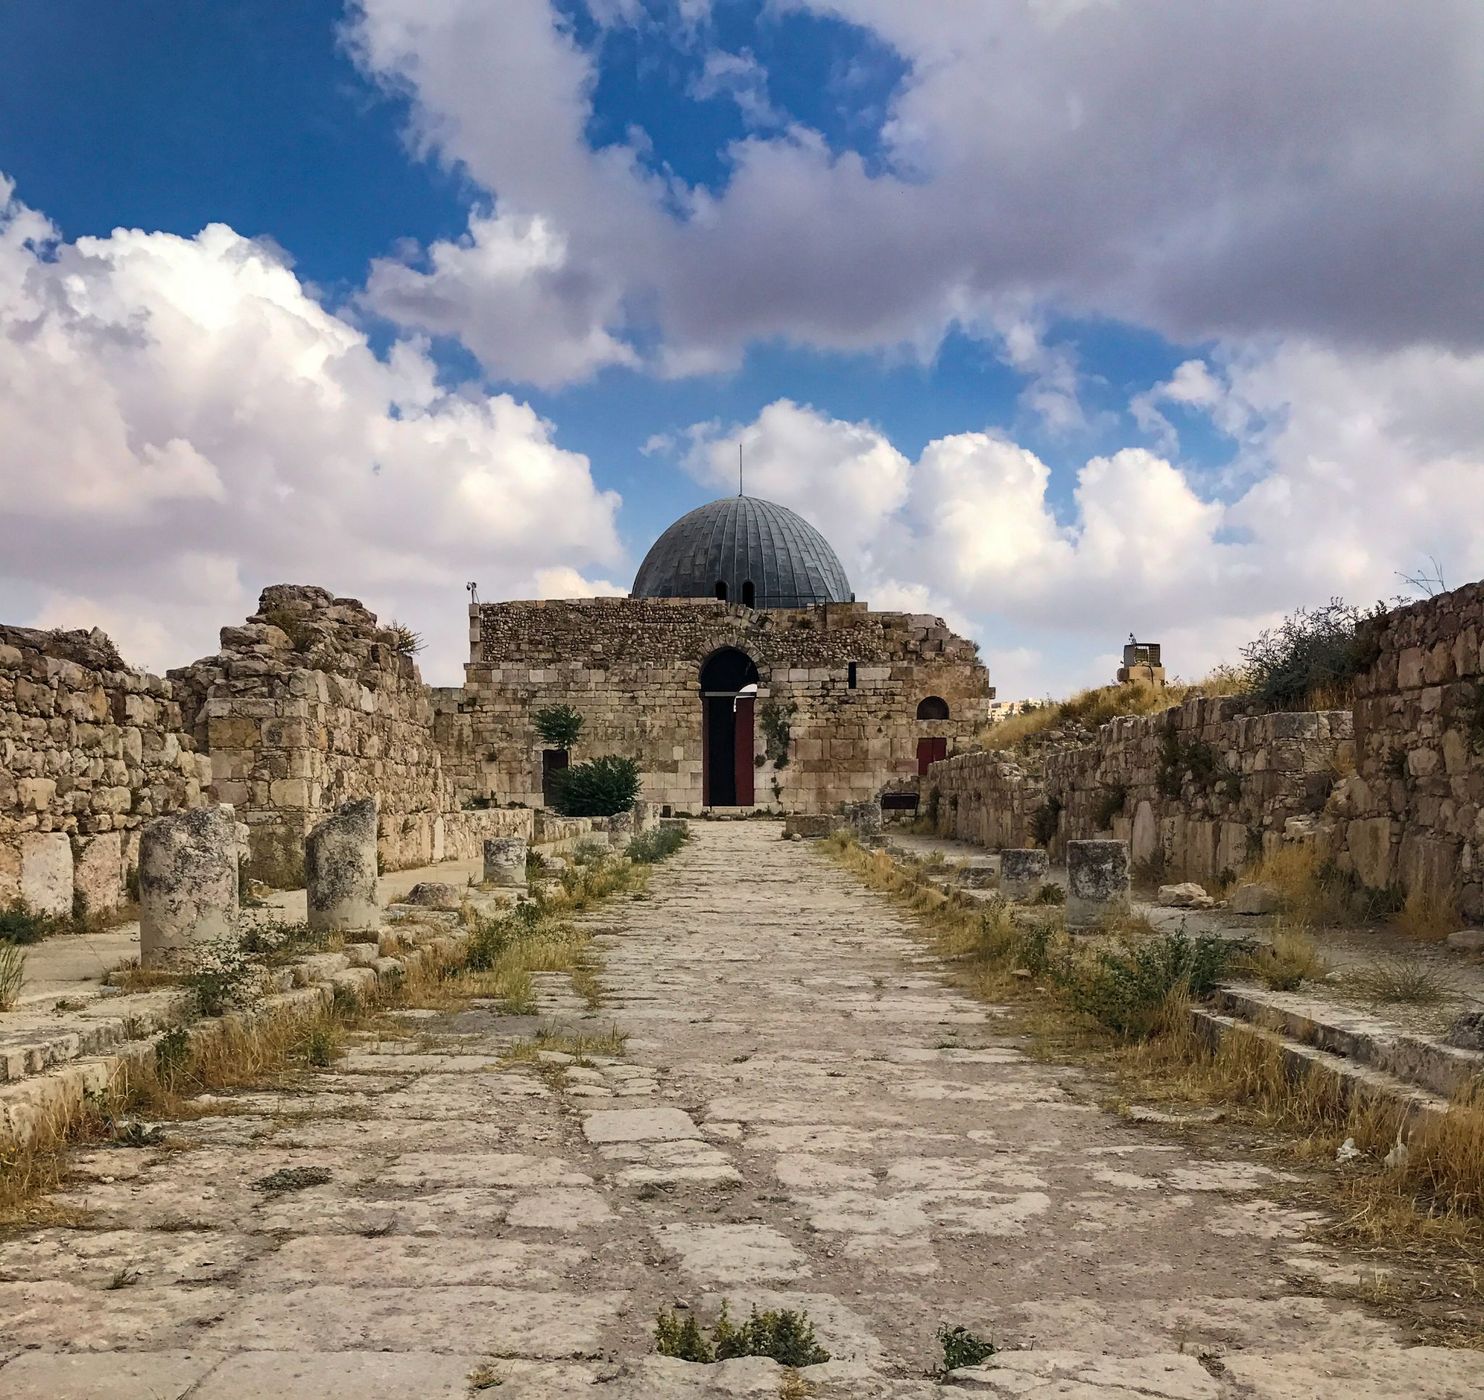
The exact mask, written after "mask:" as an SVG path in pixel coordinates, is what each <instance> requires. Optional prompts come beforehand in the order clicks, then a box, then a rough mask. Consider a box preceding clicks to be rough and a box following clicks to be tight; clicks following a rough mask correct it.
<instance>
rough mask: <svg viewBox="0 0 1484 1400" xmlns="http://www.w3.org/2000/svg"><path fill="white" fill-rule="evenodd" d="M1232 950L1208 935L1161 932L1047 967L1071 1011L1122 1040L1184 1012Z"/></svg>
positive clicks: (1204, 993) (1212, 982)
mask: <svg viewBox="0 0 1484 1400" xmlns="http://www.w3.org/2000/svg"><path fill="white" fill-rule="evenodd" d="M1235 951H1236V950H1235V949H1233V947H1232V945H1231V944H1230V943H1228V942H1227V941H1226V940H1225V939H1222V938H1217V937H1214V936H1213V935H1210V934H1200V935H1198V936H1197V937H1195V938H1190V937H1188V936H1187V935H1186V934H1184V933H1165V934H1157V935H1155V936H1154V937H1152V938H1148V939H1145V940H1143V941H1136V940H1135V939H1134V938H1133V937H1132V936H1129V935H1125V936H1124V938H1123V940H1122V941H1121V943H1120V944H1119V945H1117V946H1115V947H1113V948H1099V949H1096V950H1094V951H1093V952H1092V953H1091V955H1090V956H1087V955H1083V956H1080V957H1077V956H1068V957H1064V958H1062V959H1060V960H1059V961H1058V962H1056V963H1054V964H1053V965H1052V967H1051V969H1050V971H1051V973H1052V976H1053V978H1054V981H1055V984H1056V987H1057V990H1058V992H1059V994H1060V996H1061V997H1062V999H1063V1000H1064V1001H1065V1002H1066V1004H1067V1006H1068V1007H1070V1008H1071V1010H1073V1011H1076V1012H1079V1013H1081V1014H1082V1015H1084V1016H1090V1017H1091V1018H1092V1019H1093V1020H1095V1021H1097V1022H1098V1023H1099V1024H1100V1025H1103V1026H1106V1027H1107V1028H1108V1029H1109V1030H1111V1031H1113V1032H1114V1033H1115V1034H1117V1035H1120V1036H1123V1037H1125V1038H1126V1039H1130V1040H1144V1039H1147V1038H1148V1037H1150V1036H1152V1035H1155V1034H1157V1033H1158V1032H1160V1031H1161V1030H1163V1029H1165V1028H1166V1027H1167V1026H1168V1025H1169V1024H1170V1023H1171V1020H1172V1018H1174V1019H1178V1018H1179V1016H1180V1015H1181V1014H1184V1008H1185V1007H1186V1006H1187V1005H1188V1003H1189V1001H1190V1000H1191V998H1202V997H1208V996H1210V995H1211V993H1212V992H1213V991H1214V990H1215V988H1216V984H1217V982H1218V981H1219V980H1220V979H1221V977H1222V976H1223V975H1224V974H1225V972H1226V970H1227V968H1228V967H1229V966H1230V965H1231V962H1232V960H1233V957H1234V956H1235Z"/></svg>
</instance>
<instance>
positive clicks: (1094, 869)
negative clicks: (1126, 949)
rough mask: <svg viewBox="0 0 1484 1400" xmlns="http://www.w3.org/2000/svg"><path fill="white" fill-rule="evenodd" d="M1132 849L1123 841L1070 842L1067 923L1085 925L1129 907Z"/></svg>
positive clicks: (1078, 925)
mask: <svg viewBox="0 0 1484 1400" xmlns="http://www.w3.org/2000/svg"><path fill="white" fill-rule="evenodd" d="M1129 885H1130V880H1129V850H1128V845H1127V843H1125V842H1123V841H1068V842H1067V925H1068V927H1070V928H1085V927H1087V926H1088V925H1089V924H1094V923H1097V922H1098V921H1099V920H1100V919H1103V918H1105V917H1107V916H1108V915H1110V914H1120V913H1122V912H1124V911H1125V910H1127V909H1128V907H1129Z"/></svg>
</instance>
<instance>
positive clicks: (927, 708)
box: [917, 695, 948, 719]
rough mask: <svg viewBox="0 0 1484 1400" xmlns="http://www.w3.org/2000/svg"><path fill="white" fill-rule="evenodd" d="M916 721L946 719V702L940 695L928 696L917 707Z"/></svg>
mask: <svg viewBox="0 0 1484 1400" xmlns="http://www.w3.org/2000/svg"><path fill="white" fill-rule="evenodd" d="M917 718H918V719H947V718H948V702H947V701H946V700H945V699H944V698H943V697H942V696H941V695H929V696H928V697H927V699H926V700H924V701H923V702H922V704H920V705H919V706H918V707H917Z"/></svg>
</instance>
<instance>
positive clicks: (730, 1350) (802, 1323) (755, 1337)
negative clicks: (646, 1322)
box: [654, 1300, 830, 1367]
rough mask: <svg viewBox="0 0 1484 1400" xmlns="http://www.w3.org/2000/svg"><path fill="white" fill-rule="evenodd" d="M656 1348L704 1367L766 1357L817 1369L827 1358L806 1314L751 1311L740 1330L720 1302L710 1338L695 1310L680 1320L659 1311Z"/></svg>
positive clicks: (669, 1313) (783, 1311)
mask: <svg viewBox="0 0 1484 1400" xmlns="http://www.w3.org/2000/svg"><path fill="white" fill-rule="evenodd" d="M654 1344H655V1349H656V1350H657V1351H658V1352H659V1354H660V1355H661V1356H672V1357H674V1358H676V1359H677V1360H679V1361H695V1362H699V1363H701V1364H703V1365H710V1364H712V1363H714V1362H717V1361H731V1360H734V1359H736V1358H737V1357H739V1356H766V1357H768V1358H769V1359H770V1360H773V1361H776V1362H777V1363H778V1364H779V1365H780V1366H789V1367H800V1366H819V1365H822V1364H823V1363H824V1362H826V1361H828V1360H829V1359H830V1354H829V1352H827V1351H826V1350H825V1349H824V1348H823V1347H822V1346H820V1345H819V1342H818V1340H817V1339H816V1338H815V1335H814V1324H813V1323H812V1322H811V1321H810V1320H809V1314H808V1313H807V1312H802V1311H800V1312H795V1311H793V1310H792V1309H784V1310H782V1311H777V1310H774V1309H771V1308H770V1309H768V1310H767V1311H764V1312H760V1311H759V1310H758V1309H757V1308H754V1309H753V1310H752V1314H751V1316H750V1317H748V1319H747V1321H746V1322H744V1323H743V1324H742V1325H741V1326H740V1327H738V1326H736V1325H735V1324H734V1323H733V1322H732V1319H731V1315H730V1313H729V1312H728V1310H727V1305H726V1302H725V1301H724V1300H723V1302H722V1305H721V1315H720V1316H719V1317H718V1318H717V1319H716V1324H715V1326H713V1327H712V1328H711V1331H710V1334H709V1335H708V1334H707V1332H706V1330H705V1329H704V1328H703V1327H702V1326H701V1325H700V1323H698V1322H697V1321H696V1316H695V1314H694V1313H693V1312H690V1311H687V1312H686V1313H685V1315H684V1316H683V1317H682V1316H681V1314H680V1313H679V1312H675V1311H671V1312H661V1313H660V1314H659V1315H658V1316H657V1317H656V1318H655V1323H654Z"/></svg>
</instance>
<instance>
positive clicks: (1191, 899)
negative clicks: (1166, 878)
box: [1154, 881, 1216, 909]
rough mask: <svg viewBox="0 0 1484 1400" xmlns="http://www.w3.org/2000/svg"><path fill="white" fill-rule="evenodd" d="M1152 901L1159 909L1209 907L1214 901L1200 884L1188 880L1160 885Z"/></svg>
mask: <svg viewBox="0 0 1484 1400" xmlns="http://www.w3.org/2000/svg"><path fill="white" fill-rule="evenodd" d="M1154 902H1155V903H1156V904H1157V905H1159V907H1160V908H1161V909H1209V908H1210V907H1211V906H1212V905H1213V904H1215V902H1216V901H1215V900H1214V899H1212V898H1211V896H1210V895H1208V894H1207V893H1206V891H1205V889H1204V888H1203V887H1202V886H1200V885H1198V884H1196V883H1195V882H1194V881H1189V882H1187V883H1185V884H1182V885H1161V886H1160V887H1159V894H1158V895H1157V896H1156V898H1155V901H1154Z"/></svg>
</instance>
